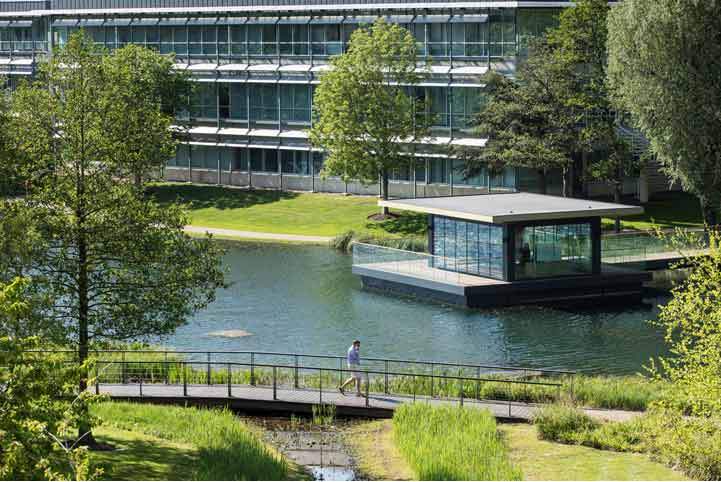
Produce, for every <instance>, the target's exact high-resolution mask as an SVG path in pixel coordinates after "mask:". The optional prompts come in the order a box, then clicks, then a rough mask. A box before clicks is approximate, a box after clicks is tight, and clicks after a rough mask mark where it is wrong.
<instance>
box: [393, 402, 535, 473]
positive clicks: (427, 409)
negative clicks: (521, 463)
mask: <svg viewBox="0 0 721 482" xmlns="http://www.w3.org/2000/svg"><path fill="white" fill-rule="evenodd" d="M393 433H394V437H395V440H396V444H397V446H398V448H399V450H400V452H401V453H402V454H403V457H404V458H405V459H406V460H407V461H408V463H409V465H410V466H411V467H412V468H413V470H414V471H415V472H416V475H417V476H418V478H419V479H420V480H520V479H521V472H520V471H519V470H518V469H517V468H515V467H513V466H512V465H511V463H510V461H509V459H508V454H507V448H506V446H505V444H504V441H503V439H502V438H501V437H500V435H499V433H498V431H497V430H496V421H495V419H494V418H493V416H492V415H491V414H490V412H488V411H485V410H475V409H464V408H462V407H451V406H431V405H428V404H420V403H418V404H416V403H414V404H406V405H401V406H400V407H399V408H398V409H397V410H396V412H395V414H394V416H393Z"/></svg>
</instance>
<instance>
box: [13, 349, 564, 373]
mask: <svg viewBox="0 0 721 482" xmlns="http://www.w3.org/2000/svg"><path fill="white" fill-rule="evenodd" d="M27 352H28V353H77V352H78V351H77V350H70V349H65V350H27ZM90 353H94V354H99V353H120V354H123V353H132V354H141V355H142V354H146V353H147V354H163V355H174V354H178V355H184V354H187V355H201V354H205V355H207V356H212V355H215V354H217V355H251V356H252V355H263V356H285V357H305V358H320V359H330V360H336V361H337V360H345V359H346V357H345V356H342V355H318V354H306V353H285V352H272V351H256V350H219V351H214V350H117V349H109V350H95V349H93V350H90ZM363 360H365V361H369V362H387V363H406V364H415V365H429V366H431V368H433V367H436V366H443V367H456V368H480V369H493V370H507V371H515V372H525V373H528V372H537V373H541V374H557V375H575V374H576V372H575V371H572V370H556V369H546V368H533V367H510V366H504V365H484V364H474V363H458V362H442V361H429V360H407V359H396V358H377V357H364V358H363ZM203 363H206V362H203ZM216 363H226V362H223V361H218V362H216ZM256 366H259V365H258V364H256Z"/></svg>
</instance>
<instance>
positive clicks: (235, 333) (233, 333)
mask: <svg viewBox="0 0 721 482" xmlns="http://www.w3.org/2000/svg"><path fill="white" fill-rule="evenodd" d="M252 335H253V334H252V333H249V332H247V331H245V330H220V331H211V332H210V333H208V336H220V337H223V338H243V337H244V336H252Z"/></svg>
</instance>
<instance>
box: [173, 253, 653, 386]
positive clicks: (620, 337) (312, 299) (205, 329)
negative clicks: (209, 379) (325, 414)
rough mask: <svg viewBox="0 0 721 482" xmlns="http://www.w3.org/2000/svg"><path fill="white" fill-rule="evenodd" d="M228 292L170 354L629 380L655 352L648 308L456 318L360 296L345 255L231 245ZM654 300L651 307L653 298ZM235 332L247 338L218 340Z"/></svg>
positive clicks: (455, 311)
mask: <svg viewBox="0 0 721 482" xmlns="http://www.w3.org/2000/svg"><path fill="white" fill-rule="evenodd" d="M226 263H227V265H228V267H229V270H230V275H229V277H230V279H231V281H233V284H232V286H231V287H230V288H228V289H225V290H220V291H219V292H218V297H217V300H216V302H215V303H213V304H212V305H211V306H210V307H209V308H208V309H207V310H205V311H203V312H201V313H199V314H198V315H197V316H196V317H195V318H194V319H193V320H192V321H191V322H190V323H189V324H188V325H187V326H184V327H182V328H180V329H179V330H178V331H177V333H176V334H175V335H173V336H171V337H169V338H167V339H166V340H164V343H165V344H166V345H168V346H172V347H175V348H178V349H198V350H266V351H297V352H305V353H320V354H336V353H340V354H342V353H344V352H345V350H346V348H347V345H348V343H349V340H352V339H353V338H356V337H357V338H360V339H362V340H363V342H364V344H363V350H364V354H365V355H366V356H378V357H394V358H412V359H423V360H431V359H436V360H453V361H466V362H478V363H493V364H512V365H530V366H540V367H545V368H567V369H579V370H584V371H589V372H608V373H632V372H636V371H639V369H640V367H641V365H642V364H643V363H645V362H646V361H647V360H648V358H649V357H650V356H654V355H658V354H660V353H661V352H662V350H663V337H662V335H661V333H660V332H659V331H658V330H657V329H655V328H653V327H651V326H650V325H648V324H647V323H646V320H648V319H651V318H653V317H655V313H656V311H655V308H652V307H650V306H629V307H626V308H623V307H622V308H620V309H618V308H616V309H614V310H600V309H574V310H568V309H565V310H561V309H552V308H544V307H515V308H504V309H492V310H488V309H487V310H465V309H459V308H455V307H449V306H444V305H440V304H435V303H428V302H424V301H422V300H415V299H404V298H397V297H392V296H386V295H383V294H378V293H372V292H366V291H363V290H362V289H361V288H360V282H359V280H358V279H357V278H356V277H355V276H353V275H352V274H351V272H350V270H351V259H350V257H349V256H345V255H341V254H338V253H337V252H335V251H333V250H330V249H328V248H324V247H317V246H288V245H271V244H246V243H242V244H240V243H234V244H232V245H231V246H230V248H229V251H228V254H227V256H226ZM652 301H654V300H652ZM227 330H243V331H244V332H247V333H250V334H251V335H250V336H243V337H218V336H211V335H210V334H211V333H213V332H216V333H217V332H221V331H227Z"/></svg>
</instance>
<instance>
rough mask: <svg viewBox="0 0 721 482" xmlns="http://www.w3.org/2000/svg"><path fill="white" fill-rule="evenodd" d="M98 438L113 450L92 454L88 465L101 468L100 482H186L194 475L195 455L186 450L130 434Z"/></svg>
mask: <svg viewBox="0 0 721 482" xmlns="http://www.w3.org/2000/svg"><path fill="white" fill-rule="evenodd" d="M99 438H100V439H101V440H102V441H103V443H109V444H111V445H113V446H114V447H115V450H112V451H107V452H92V455H91V459H92V462H93V464H94V465H96V466H99V467H102V468H103V471H104V473H103V475H102V479H104V480H189V479H191V478H193V476H194V474H196V473H197V467H196V465H197V463H198V453H197V452H196V451H195V450H194V449H192V448H190V447H185V446H182V445H174V444H169V443H167V442H165V441H162V440H159V439H154V438H148V439H140V438H137V437H135V436H133V435H131V434H130V433H129V434H127V435H126V434H123V435H119V434H104V435H103V436H101V437H99Z"/></svg>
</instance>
